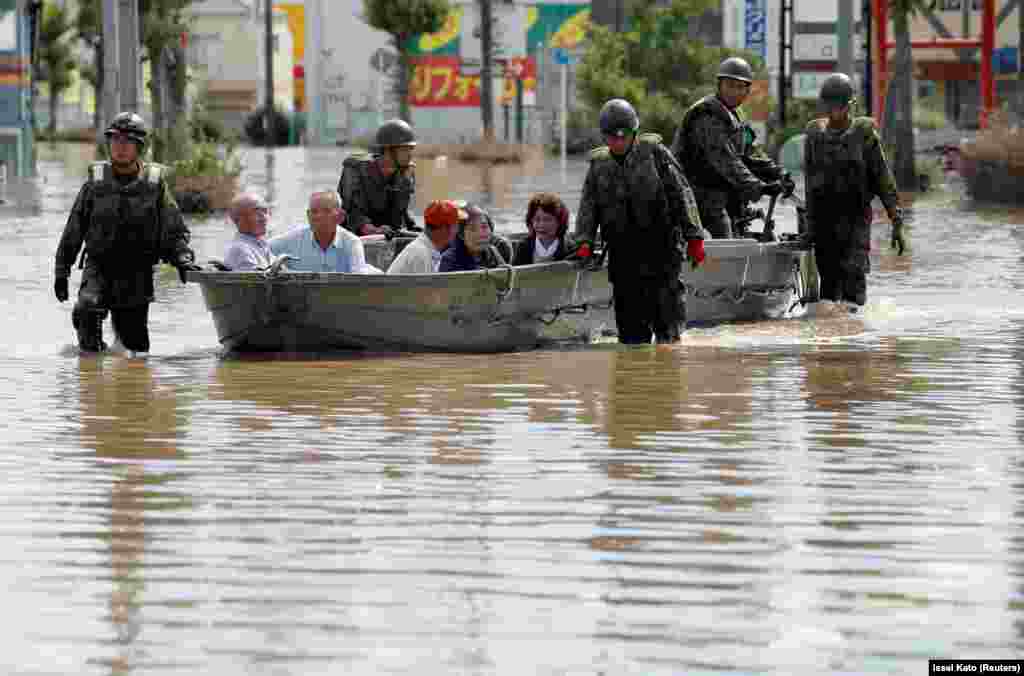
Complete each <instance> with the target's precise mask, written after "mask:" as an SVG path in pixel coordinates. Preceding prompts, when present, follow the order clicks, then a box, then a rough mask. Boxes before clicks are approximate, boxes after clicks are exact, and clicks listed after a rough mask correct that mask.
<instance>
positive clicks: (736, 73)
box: [718, 56, 754, 84]
mask: <svg viewBox="0 0 1024 676" xmlns="http://www.w3.org/2000/svg"><path fill="white" fill-rule="evenodd" d="M723 77H726V78H729V79H730V80H739V81H740V82H746V83H747V84H750V83H751V82H753V81H754V70H753V69H752V68H751V67H750V64H749V63H747V62H746V61H745V60H744V59H741V58H740V57H738V56H730V57H729V58H728V59H726V60H725V61H723V62H722V63H720V64H719V65H718V79H722V78H723Z"/></svg>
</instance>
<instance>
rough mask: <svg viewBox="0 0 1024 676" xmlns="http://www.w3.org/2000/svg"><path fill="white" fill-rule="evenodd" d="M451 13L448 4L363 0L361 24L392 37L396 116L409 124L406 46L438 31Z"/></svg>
mask: <svg viewBox="0 0 1024 676" xmlns="http://www.w3.org/2000/svg"><path fill="white" fill-rule="evenodd" d="M450 10H451V4H450V3H449V0H363V21H365V22H366V24H367V25H368V26H370V27H371V28H376V29H377V30H379V31H383V32H385V33H387V34H388V35H390V36H391V45H392V46H393V47H394V48H395V51H396V52H397V53H398V65H397V68H398V77H397V80H396V87H395V90H396V94H397V96H398V101H399V116H400V117H401V118H402V119H404V120H406V121H409V117H410V115H409V79H410V74H411V64H410V62H409V51H408V44H409V40H410V39H411V38H412V36H414V35H416V34H419V33H435V32H437V31H439V30H441V26H442V25H443V24H444V20H445V17H446V16H448V12H449V11H450Z"/></svg>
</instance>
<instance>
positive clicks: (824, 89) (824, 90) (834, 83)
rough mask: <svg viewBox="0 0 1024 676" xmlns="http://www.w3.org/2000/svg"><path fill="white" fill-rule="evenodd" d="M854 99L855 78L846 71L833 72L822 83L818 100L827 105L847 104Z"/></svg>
mask: <svg viewBox="0 0 1024 676" xmlns="http://www.w3.org/2000/svg"><path fill="white" fill-rule="evenodd" d="M852 100H853V80H851V79H850V77H849V76H848V75H846V74H845V73H833V74H832V75H829V76H828V77H827V78H825V81H824V82H822V83H821V91H819V92H818V101H819V102H820V103H821V104H822V105H826V106H845V105H847V104H849V103H850V101H852Z"/></svg>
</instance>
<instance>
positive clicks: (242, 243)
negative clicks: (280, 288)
mask: <svg viewBox="0 0 1024 676" xmlns="http://www.w3.org/2000/svg"><path fill="white" fill-rule="evenodd" d="M228 216H229V217H230V218H231V221H232V222H233V223H234V224H235V227H236V228H237V229H238V234H237V235H236V236H235V238H234V239H233V240H231V242H230V243H229V244H228V248H227V250H226V251H225V252H224V265H226V266H227V267H228V268H230V269H231V270H235V271H239V272H242V271H246V270H257V269H259V268H265V267H267V266H268V265H270V264H271V262H273V253H271V250H270V245H269V244H268V243H267V240H266V235H267V221H268V220H269V216H270V209H269V208H268V207H267V203H266V202H265V201H263V198H262V197H260V196H259V195H257V194H255V193H251V192H246V193H242V194H240V195H237V196H236V197H235V198H234V199H233V200H231V207H230V209H229V210H228Z"/></svg>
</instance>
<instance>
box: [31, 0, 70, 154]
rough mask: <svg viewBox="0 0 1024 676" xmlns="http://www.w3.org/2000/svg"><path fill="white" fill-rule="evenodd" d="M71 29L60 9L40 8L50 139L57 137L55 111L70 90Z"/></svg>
mask: <svg viewBox="0 0 1024 676" xmlns="http://www.w3.org/2000/svg"><path fill="white" fill-rule="evenodd" d="M72 35H73V33H72V25H71V21H70V19H69V18H68V15H67V12H66V11H65V10H64V8H63V7H61V6H60V5H55V4H53V3H47V4H46V5H45V6H44V7H43V20H42V22H41V23H40V26H39V62H40V65H41V66H42V68H43V71H44V73H43V75H44V77H43V78H42V79H45V80H46V83H47V85H48V86H49V89H50V124H49V128H48V131H49V133H50V135H51V136H53V135H54V134H56V133H57V107H58V104H59V103H60V98H61V95H62V94H63V93H64V92H65V91H67V89H68V87H70V86H71V81H72V80H71V76H72V74H73V73H74V71H75V60H74V57H73V55H72V53H71V44H70V38H71V37H72Z"/></svg>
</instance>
